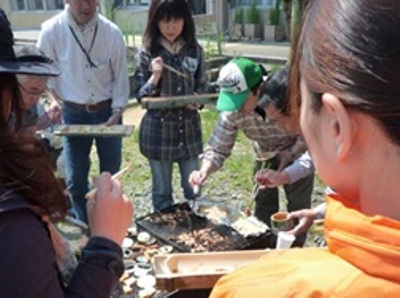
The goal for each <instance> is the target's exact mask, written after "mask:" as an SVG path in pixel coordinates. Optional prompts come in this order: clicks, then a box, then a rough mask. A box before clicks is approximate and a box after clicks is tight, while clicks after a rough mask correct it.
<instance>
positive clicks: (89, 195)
mask: <svg viewBox="0 0 400 298" xmlns="http://www.w3.org/2000/svg"><path fill="white" fill-rule="evenodd" d="M131 167H132V164H130V165H129V166H126V167H125V168H123V169H122V170H120V171H119V172H117V173H115V174H114V175H112V176H111V179H112V180H115V179H119V178H121V177H122V176H123V175H124V174H126V172H127V171H128V170H129V169H130V168H131ZM96 192H97V187H95V188H93V189H92V190H90V191H89V192H88V193H87V194H86V195H85V198H86V199H88V200H91V199H94V197H95V195H96Z"/></svg>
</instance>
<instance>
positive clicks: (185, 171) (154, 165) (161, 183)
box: [149, 158, 199, 212]
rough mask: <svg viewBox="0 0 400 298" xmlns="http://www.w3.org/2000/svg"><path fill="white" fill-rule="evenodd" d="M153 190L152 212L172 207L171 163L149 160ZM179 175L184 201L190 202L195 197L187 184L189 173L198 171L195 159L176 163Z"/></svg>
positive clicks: (197, 163)
mask: <svg viewBox="0 0 400 298" xmlns="http://www.w3.org/2000/svg"><path fill="white" fill-rule="evenodd" d="M149 163H150V168H151V174H152V181H153V188H152V201H153V208H154V211H155V212H157V211H160V210H162V209H165V208H168V207H170V206H171V205H173V203H174V200H173V198H172V173H173V164H174V163H173V162H169V161H160V160H155V159H149ZM177 163H178V166H179V171H180V174H181V187H182V189H183V194H184V196H185V198H186V199H188V200H192V199H194V197H195V195H194V194H193V189H192V187H191V186H190V184H189V175H190V173H191V172H193V171H196V170H198V169H199V160H198V159H197V158H193V159H185V160H180V161H178V162H177Z"/></svg>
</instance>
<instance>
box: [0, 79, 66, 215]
mask: <svg viewBox="0 0 400 298" xmlns="http://www.w3.org/2000/svg"><path fill="white" fill-rule="evenodd" d="M0 88H1V89H0V90H1V91H0V92H1V93H0V94H1V98H0V124H1V126H0V185H1V186H2V187H3V188H6V189H8V190H12V191H13V192H14V193H16V194H17V195H20V196H22V197H23V198H25V199H27V200H29V201H30V202H31V203H32V204H33V205H34V206H36V207H39V209H40V210H41V212H42V213H43V215H49V216H50V217H52V218H54V219H61V218H63V217H64V215H65V214H66V212H67V209H68V206H69V205H68V200H67V199H66V198H65V196H64V194H63V190H62V188H61V184H60V183H59V181H58V179H57V178H56V177H55V176H54V173H53V167H52V163H51V159H50V156H49V154H48V152H47V151H46V150H45V149H44V147H43V146H42V145H41V143H40V142H39V141H38V140H36V139H35V138H34V137H30V136H28V135H27V134H19V130H18V128H15V127H8V126H7V123H8V119H9V114H10V113H14V114H15V115H16V117H17V119H22V113H23V110H22V108H21V106H22V99H21V95H20V92H19V85H18V83H17V80H16V77H15V75H14V74H0ZM17 122H18V123H20V122H21V121H20V120H19V121H17ZM19 126H20V125H19ZM1 199H2V198H1V197H0V200H1Z"/></svg>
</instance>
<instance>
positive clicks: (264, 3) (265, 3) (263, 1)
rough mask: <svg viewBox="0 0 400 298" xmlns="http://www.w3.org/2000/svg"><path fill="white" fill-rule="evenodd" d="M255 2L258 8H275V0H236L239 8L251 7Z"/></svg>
mask: <svg viewBox="0 0 400 298" xmlns="http://www.w3.org/2000/svg"><path fill="white" fill-rule="evenodd" d="M253 1H255V2H256V4H257V6H258V7H273V5H274V3H275V0H236V5H237V6H250V5H251V4H252V2H253Z"/></svg>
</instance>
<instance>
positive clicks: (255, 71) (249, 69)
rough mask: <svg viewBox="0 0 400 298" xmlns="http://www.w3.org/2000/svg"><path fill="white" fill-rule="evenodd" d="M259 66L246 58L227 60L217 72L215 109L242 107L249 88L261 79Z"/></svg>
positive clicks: (230, 109) (233, 109) (234, 109)
mask: <svg viewBox="0 0 400 298" xmlns="http://www.w3.org/2000/svg"><path fill="white" fill-rule="evenodd" d="M262 79H263V76H262V70H261V67H260V66H259V65H258V64H256V63H254V62H253V61H251V60H250V59H246V58H238V59H233V60H231V61H229V62H228V63H227V64H226V65H225V66H223V67H222V68H221V70H220V72H219V76H218V80H217V84H218V85H219V86H220V88H221V91H220V93H219V97H218V101H217V110H219V111H236V110H238V109H240V108H241V107H242V105H243V104H244V102H245V101H246V99H247V97H248V95H249V94H250V90H251V88H253V87H254V86H256V85H257V84H258V83H260V81H262Z"/></svg>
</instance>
